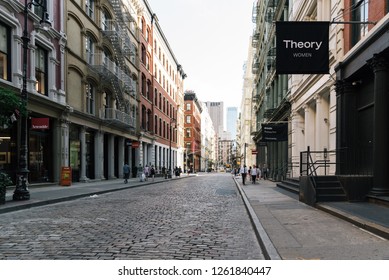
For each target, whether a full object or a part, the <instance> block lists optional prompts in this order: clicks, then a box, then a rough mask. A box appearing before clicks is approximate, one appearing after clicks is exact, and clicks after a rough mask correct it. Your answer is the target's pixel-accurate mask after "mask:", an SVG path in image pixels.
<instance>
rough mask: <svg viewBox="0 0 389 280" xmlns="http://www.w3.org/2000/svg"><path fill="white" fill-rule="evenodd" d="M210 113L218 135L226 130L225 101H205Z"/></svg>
mask: <svg viewBox="0 0 389 280" xmlns="http://www.w3.org/2000/svg"><path fill="white" fill-rule="evenodd" d="M205 104H206V106H207V108H208V112H209V115H210V116H211V119H212V122H213V127H214V128H215V130H216V133H217V134H218V135H220V134H222V132H223V131H224V103H223V102H213V101H206V102H205Z"/></svg>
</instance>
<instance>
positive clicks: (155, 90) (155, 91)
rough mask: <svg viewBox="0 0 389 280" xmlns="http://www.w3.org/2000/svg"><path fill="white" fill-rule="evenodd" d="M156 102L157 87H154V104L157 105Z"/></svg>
mask: <svg viewBox="0 0 389 280" xmlns="http://www.w3.org/2000/svg"><path fill="white" fill-rule="evenodd" d="M157 104H158V91H157V89H154V105H155V106H157Z"/></svg>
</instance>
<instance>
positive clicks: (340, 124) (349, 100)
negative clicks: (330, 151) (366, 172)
mask: <svg viewBox="0 0 389 280" xmlns="http://www.w3.org/2000/svg"><path fill="white" fill-rule="evenodd" d="M355 113H356V99H355V94H353V88H352V84H351V83H350V82H347V81H345V80H338V81H336V131H337V135H336V149H337V162H339V163H341V164H340V165H337V170H336V173H337V174H340V175H349V174H351V173H352V165H353V163H354V162H355V158H354V155H355V152H353V148H354V144H353V141H354V140H355V139H357V138H356V137H357V135H356V133H355V130H356V129H355V120H356V116H355Z"/></svg>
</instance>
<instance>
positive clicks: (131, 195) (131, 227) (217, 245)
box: [0, 174, 264, 260]
mask: <svg viewBox="0 0 389 280" xmlns="http://www.w3.org/2000/svg"><path fill="white" fill-rule="evenodd" d="M0 217H1V220H0V232H1V235H0V259H27V260H29V259H222V260H223V259H224V260H226V259H243V260H245V259H264V257H263V255H262V253H261V249H260V247H259V244H258V242H257V239H256V236H255V233H254V230H253V228H252V226H251V223H250V221H249V217H248V214H247V213H246V209H245V207H244V204H243V202H242V199H241V197H240V195H239V194H238V191H237V189H236V186H235V183H234V181H233V180H232V179H231V176H230V175H229V174H218V175H204V176H198V177H192V178H185V179H182V180H173V181H167V182H163V183H159V184H154V185H148V186H142V187H139V188H134V189H128V190H124V191H119V192H113V193H108V194H104V195H98V196H90V197H88V198H84V199H78V200H74V201H70V202H63V203H58V204H54V205H49V206H44V207H36V208H32V209H28V210H22V211H17V212H12V213H7V214H1V216H0Z"/></svg>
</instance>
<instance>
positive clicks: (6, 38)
mask: <svg viewBox="0 0 389 280" xmlns="http://www.w3.org/2000/svg"><path fill="white" fill-rule="evenodd" d="M25 4H26V2H25V1H15V0H11V1H0V90H1V89H7V90H10V91H11V92H14V93H15V95H18V96H20V92H21V89H22V84H23V78H25V79H26V80H25V81H26V90H27V99H28V102H27V111H28V119H27V135H26V137H27V139H26V140H27V141H26V143H27V145H28V157H27V169H28V170H29V180H30V182H32V183H41V182H49V181H50V182H51V181H57V180H58V179H59V176H60V169H61V166H62V165H64V164H65V163H66V162H65V161H66V157H65V156H64V154H63V153H62V151H63V150H62V146H63V145H65V146H66V145H67V142H66V137H65V136H64V134H63V133H64V131H63V129H62V120H63V114H66V112H67V110H68V107H67V106H66V105H67V104H66V101H67V97H68V96H67V92H66V86H65V83H64V76H65V73H66V70H65V68H64V64H65V53H64V50H65V46H66V43H67V36H66V34H65V33H64V10H65V7H64V3H63V1H59V2H57V1H55V2H52V1H47V16H48V18H47V19H48V20H49V22H50V23H51V27H49V28H41V26H40V24H39V22H40V20H41V19H42V11H43V10H42V7H38V6H34V5H29V6H27V8H28V9H27V14H25V13H24V11H25V8H26V7H25ZM25 15H26V18H25ZM25 24H26V26H27V29H26V31H27V38H28V39H29V42H28V50H27V60H26V61H23V31H24V25H25ZM24 62H25V63H26V69H25V72H24V69H23V64H24ZM20 126H21V122H20V118H18V119H17V120H16V121H15V122H13V124H12V126H8V127H2V128H0V169H1V170H5V171H6V172H7V173H9V174H10V175H11V177H12V178H13V179H14V180H15V179H16V172H17V170H18V164H19V158H20V153H21V149H20V146H21V140H20V139H21V133H23V132H21V131H20Z"/></svg>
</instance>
